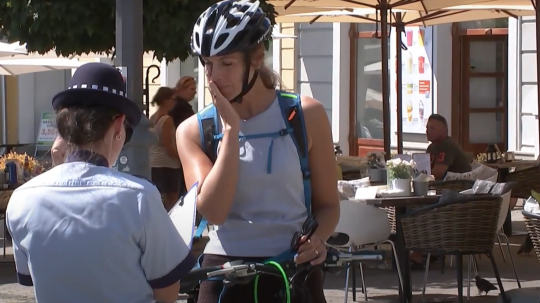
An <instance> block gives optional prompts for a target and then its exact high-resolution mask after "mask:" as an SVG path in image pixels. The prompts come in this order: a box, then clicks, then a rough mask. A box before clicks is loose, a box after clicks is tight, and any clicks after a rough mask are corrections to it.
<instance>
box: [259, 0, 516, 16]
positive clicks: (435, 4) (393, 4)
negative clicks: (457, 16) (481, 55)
mask: <svg viewBox="0 0 540 303" xmlns="http://www.w3.org/2000/svg"><path fill="white" fill-rule="evenodd" d="M491 1H493V0H491ZM506 1H507V2H508V3H509V4H512V3H514V1H512V0H506ZM518 1H525V0H518ZM482 2H489V0H386V1H384V0H270V1H269V3H270V4H272V5H274V7H276V9H277V8H280V7H283V8H284V9H285V11H287V10H288V9H292V8H295V7H313V8H317V7H325V8H332V7H333V8H338V9H339V8H374V9H375V8H377V9H380V10H383V9H396V8H399V9H407V10H415V11H424V12H429V11H434V10H438V9H442V8H445V7H448V6H450V5H452V6H457V5H467V4H478V3H482ZM288 14H291V13H288Z"/></svg>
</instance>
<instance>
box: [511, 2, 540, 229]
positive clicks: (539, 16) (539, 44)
mask: <svg viewBox="0 0 540 303" xmlns="http://www.w3.org/2000/svg"><path fill="white" fill-rule="evenodd" d="M532 4H533V7H534V10H535V11H536V18H535V19H536V21H535V22H534V23H535V24H536V75H537V76H536V79H537V80H536V81H537V84H536V89H537V93H538V94H537V96H539V97H540V59H539V57H540V56H538V52H539V51H540V7H538V1H534V2H532ZM519 26H521V23H520V25H519ZM537 99H538V100H537V102H538V110H537V117H536V119H537V120H538V136H539V137H540V98H538V97H537ZM539 140H540V139H539ZM505 231H506V230H505ZM511 233H512V232H511V231H510V234H511Z"/></svg>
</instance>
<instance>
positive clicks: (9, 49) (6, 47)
mask: <svg viewBox="0 0 540 303" xmlns="http://www.w3.org/2000/svg"><path fill="white" fill-rule="evenodd" d="M23 54H26V51H24V50H21V49H19V48H18V47H17V46H15V45H13V44H8V43H2V42H0V57H7V56H13V55H23Z"/></svg>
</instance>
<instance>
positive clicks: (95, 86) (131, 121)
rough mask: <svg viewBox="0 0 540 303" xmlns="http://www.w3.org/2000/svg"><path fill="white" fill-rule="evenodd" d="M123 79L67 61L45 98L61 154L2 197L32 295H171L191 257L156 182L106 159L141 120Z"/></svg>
mask: <svg viewBox="0 0 540 303" xmlns="http://www.w3.org/2000/svg"><path fill="white" fill-rule="evenodd" d="M125 87H126V86H125V83H124V80H123V79H122V75H121V74H120V72H118V70H117V69H116V68H114V67H113V66H110V65H107V64H103V63H87V64H85V65H82V66H81V67H79V68H77V71H76V72H75V74H74V75H73V77H72V79H71V82H70V86H69V88H68V89H66V90H64V91H62V92H60V93H58V94H57V95H56V96H54V98H53V101H52V105H53V108H54V110H55V111H56V126H57V128H58V132H59V134H60V136H61V137H62V138H63V139H64V140H65V142H66V147H67V149H66V158H65V161H64V163H63V164H61V165H58V166H55V167H54V168H53V169H51V170H49V171H47V172H45V173H43V174H41V175H39V176H37V177H35V178H33V179H32V180H30V181H28V182H26V183H25V184H23V185H21V186H20V187H19V188H17V190H15V192H14V193H13V195H12V196H11V199H10V200H9V205H8V208H7V226H8V229H9V231H10V234H11V235H12V237H13V254H14V257H15V264H16V266H17V277H18V279H19V283H20V284H22V285H25V286H33V287H34V290H35V294H36V299H37V302H56V303H67V302H77V303H96V302H100V303H118V302H131V303H152V302H155V301H159V302H176V300H177V298H178V291H179V289H180V285H179V282H178V281H179V280H180V278H182V277H183V276H184V275H185V274H186V273H187V272H189V271H190V270H191V268H192V267H193V265H194V264H195V258H194V257H193V256H192V255H191V254H190V252H189V249H188V247H187V245H186V244H185V242H184V241H183V240H182V238H181V237H180V236H179V234H178V232H177V230H176V228H175V227H174V225H173V223H172V222H171V220H170V219H169V216H168V214H167V212H166V211H165V208H164V207H163V204H162V202H161V197H160V194H159V192H158V190H157V188H156V187H155V186H154V185H152V184H151V183H150V182H149V181H147V180H144V179H142V178H138V177H135V176H132V175H128V174H125V173H122V172H119V171H117V170H114V169H112V168H111V167H112V165H113V164H114V163H115V162H116V160H117V158H118V155H119V154H120V151H121V150H122V147H123V146H124V144H125V143H127V142H128V141H129V139H130V137H131V134H132V132H133V129H134V128H135V127H136V126H137V124H139V121H140V120H141V111H140V109H139V108H138V106H137V104H136V103H134V102H133V101H131V100H130V99H128V98H127V94H126V91H125Z"/></svg>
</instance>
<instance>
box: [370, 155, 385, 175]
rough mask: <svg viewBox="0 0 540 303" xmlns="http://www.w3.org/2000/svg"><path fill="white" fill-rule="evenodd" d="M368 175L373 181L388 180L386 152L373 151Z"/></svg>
mask: <svg viewBox="0 0 540 303" xmlns="http://www.w3.org/2000/svg"><path fill="white" fill-rule="evenodd" d="M367 158H368V175H369V180H370V181H371V182H383V181H384V180H386V165H385V164H384V152H372V153H369V154H368V156H367Z"/></svg>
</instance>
